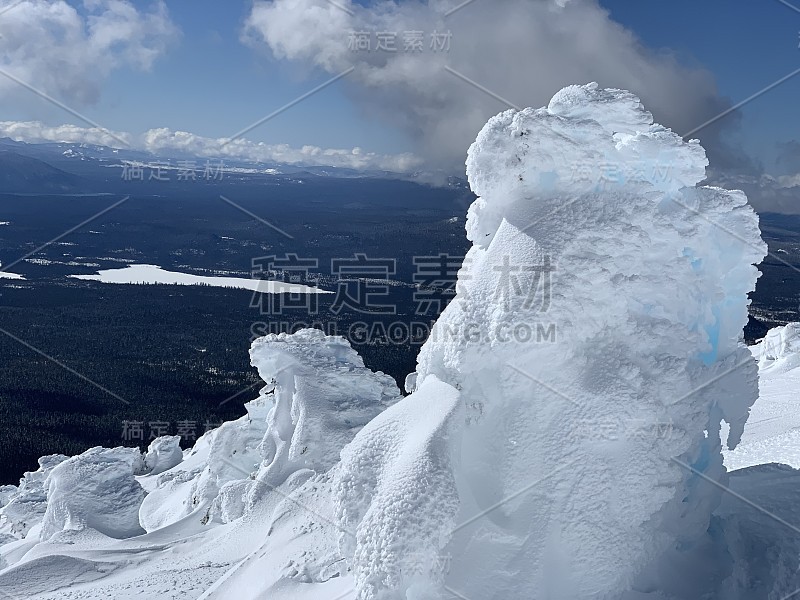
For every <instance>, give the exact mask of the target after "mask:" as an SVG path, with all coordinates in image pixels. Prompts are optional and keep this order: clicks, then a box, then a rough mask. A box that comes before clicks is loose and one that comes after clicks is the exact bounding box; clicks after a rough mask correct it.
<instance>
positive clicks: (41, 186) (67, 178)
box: [0, 150, 90, 193]
mask: <svg viewBox="0 0 800 600" xmlns="http://www.w3.org/2000/svg"><path fill="white" fill-rule="evenodd" d="M89 185H90V183H89V182H88V181H87V180H85V179H84V178H83V177H80V176H78V175H75V174H72V173H67V172H66V171H62V170H61V169H59V168H56V167H54V166H52V165H51V164H48V163H46V162H44V161H43V160H39V159H38V158H33V157H31V156H25V155H23V154H18V153H16V152H10V151H8V150H0V191H2V192H6V193H28V192H31V191H34V190H35V191H36V192H39V193H75V192H80V191H83V190H84V189H86V188H87V187H89Z"/></svg>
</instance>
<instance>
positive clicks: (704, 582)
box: [0, 84, 800, 600]
mask: <svg viewBox="0 0 800 600" xmlns="http://www.w3.org/2000/svg"><path fill="white" fill-rule="evenodd" d="M705 166H706V158H705V153H704V151H703V149H702V148H701V147H700V145H699V144H698V143H697V142H684V141H683V140H682V139H681V138H680V137H679V136H677V135H675V134H674V133H672V132H671V131H670V130H668V129H665V128H663V127H661V126H659V125H655V124H653V119H652V117H651V115H650V114H649V113H648V112H647V111H646V110H645V109H644V108H643V107H642V106H641V104H640V102H639V101H638V99H637V98H635V97H634V96H633V95H631V94H630V93H628V92H624V91H620V90H603V89H600V88H599V87H598V86H597V85H595V84H590V85H586V86H572V87H569V88H566V89H564V90H562V91H561V92H559V93H558V94H556V96H555V97H554V98H553V100H552V101H551V102H550V104H549V106H548V107H546V108H541V109H538V110H533V109H527V110H523V111H519V112H515V111H508V112H504V113H502V114H500V115H498V116H496V117H494V118H493V119H491V120H490V121H489V123H488V124H487V125H486V127H485V128H484V129H483V130H482V131H481V133H480V134H479V136H478V138H477V140H476V142H475V144H473V146H472V147H471V148H470V151H469V156H468V160H467V173H468V176H469V179H470V184H471V185H472V188H473V190H474V191H475V192H476V193H477V194H478V196H479V198H478V200H476V201H475V203H474V204H473V205H472V206H471V207H470V209H469V213H468V221H467V235H468V237H469V239H470V240H471V241H472V243H473V247H472V249H471V250H470V252H469V255H468V257H467V260H466V261H465V265H464V267H463V268H462V270H461V272H460V274H459V284H458V294H457V297H456V298H455V299H454V300H453V302H452V303H451V304H450V305H449V306H448V308H447V309H446V310H445V311H444V313H443V314H442V316H441V318H440V320H439V321H438V323H437V324H436V326H435V327H434V329H433V331H432V336H431V338H430V339H429V340H428V342H427V343H426V344H425V346H424V347H423V349H422V352H421V354H420V357H419V361H418V368H417V371H416V373H413V374H411V375H410V376H409V377H408V379H407V383H406V386H407V388H408V391H409V392H411V394H410V395H409V396H407V397H405V398H401V396H400V392H399V390H397V388H396V386H395V384H394V381H393V380H392V379H390V378H389V377H387V376H386V375H384V374H382V373H374V372H371V371H370V370H368V369H366V368H365V366H364V363H363V361H362V360H361V358H359V357H358V355H357V354H356V353H355V351H354V350H353V349H352V348H351V347H350V345H349V344H348V343H347V342H346V341H345V340H343V339H341V338H336V337H328V336H325V335H324V334H323V333H321V332H319V331H313V330H303V331H300V332H298V333H296V334H294V335H280V336H274V335H273V336H267V337H265V338H262V339H259V340H256V341H255V342H254V343H253V346H252V349H251V361H252V364H253V365H254V366H255V367H256V368H257V369H258V372H259V374H260V376H261V378H262V379H263V380H264V381H265V382H266V386H265V387H264V388H263V389H262V390H261V392H260V394H259V396H258V398H257V399H255V400H253V401H252V402H250V403H248V404H247V405H246V408H247V415H245V416H243V417H241V418H240V419H238V420H236V421H232V422H229V423H225V424H224V425H222V426H221V427H220V428H218V429H216V430H213V431H211V432H208V433H206V434H205V435H204V436H202V437H201V438H200V439H199V440H198V441H197V443H196V444H195V446H194V448H192V449H191V450H187V451H184V452H181V453H179V452H178V448H177V445H176V441H175V440H174V438H163V439H161V440H156V441H155V442H154V443H153V445H151V447H150V449H149V450H148V452H147V453H146V454H144V455H141V454H140V453H138V452H137V451H131V453H130V455H129V457H130V461H126V460H116V458H119V456H118V453H119V452H120V451H119V450H113V451H103V450H100V449H94V450H91V451H89V452H87V453H85V454H84V455H81V456H79V457H76V458H73V459H69V460H67V459H66V457H49V458H47V459H43V461H42V463H41V469H40V470H39V471H37V472H36V473H33V474H30V473H29V474H26V476H25V479H24V480H23V481H22V482H21V485H20V486H19V488H0V506H2V508H0V596H2V595H4V594H13V597H15V598H37V600H56V599H58V600H67V599H72V598H74V599H77V598H81V599H83V600H85V599H86V598H98V599H99V598H110V597H113V598H118V599H121V600H128V599H133V598H141V597H145V598H151V597H162V596H165V597H166V595H168V594H173V595H175V596H176V597H191V598H197V599H198V600H223V599H225V600H226V599H228V598H242V599H245V600H247V599H269V600H288V599H291V600H323V599H326V600H329V599H331V598H341V599H343V600H344V599H348V600H440V599H445V598H452V597H462V598H470V599H474V600H478V599H480V600H492V599H495V600H500V599H502V600H516V599H525V600H529V599H530V598H532V597H537V598H538V597H541V598H548V599H549V600H561V599H568V600H584V599H604V600H606V599H614V600H617V599H619V600H696V599H697V598H699V597H703V598H709V599H714V600H722V599H723V598H724V599H725V600H745V599H747V600H750V599H751V598H754V597H776V598H777V597H784V596H785V595H786V594H789V593H791V592H792V591H793V590H794V589H797V588H798V587H800V576H799V575H798V574H797V573H798V572H799V571H798V566H800V564H799V563H800V553H798V548H800V544H798V543H797V540H794V539H790V536H789V535H788V534H787V533H786V532H785V531H784V532H779V531H778V527H777V526H776V525H775V521H774V520H773V521H769V519H765V518H764V517H763V515H759V514H757V513H758V511H755V510H750V509H751V508H752V506H749V507H748V506H747V505H745V506H744V507H742V506H739V507H738V508H737V506H736V505H732V504H731V503H730V502H729V499H728V500H725V501H724V502H723V503H722V504H720V492H719V490H718V489H717V488H716V487H715V486H714V485H713V484H712V483H710V482H709V480H710V481H711V482H718V483H721V484H723V485H725V484H726V483H727V482H728V477H727V475H726V472H725V469H724V467H723V462H722V452H721V451H722V446H723V444H724V445H725V446H726V447H727V448H726V450H725V460H726V461H731V460H739V457H740V455H739V454H737V453H739V452H741V449H739V450H737V449H736V445H737V443H738V442H739V440H740V438H741V439H742V440H743V447H744V448H748V447H752V443H754V442H755V440H754V439H753V435H754V434H753V430H752V429H751V425H750V424H749V425H747V426H745V425H746V422H747V417H748V412H749V410H750V407H751V405H752V404H753V402H754V400H755V399H756V397H757V394H758V387H757V375H758V373H757V369H758V366H759V365H760V367H761V370H762V373H767V372H768V371H769V372H774V373H775V381H777V380H778V379H779V378H782V377H785V376H789V375H791V373H792V372H793V369H794V365H795V363H794V362H793V361H794V358H793V357H794V356H795V351H796V349H797V348H796V346H795V345H794V344H793V342H792V341H791V339H790V338H791V336H790V335H789V333H790V331H789V328H787V330H786V331H785V332H780V331H776V332H771V333H770V335H769V336H768V340H772V342H774V343H772V342H770V343H767V342H764V343H762V344H761V345H760V347H757V348H755V349H753V353H754V354H755V356H756V358H757V359H758V362H756V360H754V359H753V354H751V353H750V350H749V349H747V348H745V347H744V346H743V345H742V343H741V341H740V340H741V332H742V327H743V325H744V324H745V321H746V319H747V305H748V300H747V294H748V293H749V292H750V291H752V290H753V288H754V285H755V282H756V279H757V276H758V271H757V269H756V267H755V266H754V265H755V264H757V263H758V262H759V261H760V260H761V259H762V257H763V256H764V254H765V252H766V247H765V245H764V243H763V242H762V240H761V238H760V234H759V230H758V221H757V218H756V216H755V214H754V213H753V211H752V210H751V209H750V207H749V206H748V205H747V202H746V198H745V197H744V195H743V194H742V193H741V192H733V191H728V190H723V189H719V188H710V187H702V186H698V184H699V182H700V181H701V180H702V179H703V178H704V174H705ZM792 331H794V328H792ZM777 365H783V366H781V367H780V368H778V367H777ZM762 383H763V381H762ZM764 389H770V388H764ZM763 391H764V390H762V398H761V399H760V400H759V403H758V404H756V406H755V408H754V410H755V411H758V410H760V408H759V407H760V406H761V405H762V404H766V405H770V404H771V403H770V401H769V399H768V398H764V397H763ZM797 447H798V448H800V440H797ZM799 455H800V454H799ZM765 456H766V455H765ZM115 457H116V458H115ZM751 458H752V457H751ZM115 460H116V462H115ZM751 464H754V463H751ZM137 465H138V466H137ZM137 469H138V470H137ZM756 469H757V470H756V471H752V472H751V471H749V470H748V471H744V472H741V473H737V474H736V475H735V476H734V477H731V478H730V483H731V485H733V486H734V489H735V490H737V492H738V493H741V494H743V495H748V494H761V495H760V496H759V498H760V501H763V502H765V503H767V502H771V504H770V507H771V509H772V510H774V511H775V514H780V515H787V516H786V517H784V518H786V519H787V521H791V520H792V519H791V518H790V515H791V511H792V510H794V508H793V507H794V506H795V504H796V502H794V495H795V494H796V490H797V489H798V486H800V478H798V477H796V476H794V475H793V473H794V472H793V471H791V472H790V471H786V470H781V468H777V469H775V468H772V467H770V468H765V469H759V468H756ZM84 473H85V474H86V477H82V476H81V475H82V474H84ZM134 473H139V474H137V475H134ZM103 482H107V483H106V484H104V483H103ZM762 485H763V486H765V489H768V490H769V491H770V492H772V491H775V493H776V494H777V496H776V497H771V498H768V497H766V495H765V493H764V492H760V491H758V490H759V489H760V488H759V486H762ZM137 486H138V487H137ZM90 490H94V491H96V493H94V492H93V493H91V494H90V493H89V491H90ZM125 491H127V495H128V498H127V501H125V499H124V498H123V496H125V494H123V493H121V492H125ZM145 494H146V495H145ZM142 496H144V497H143V500H142ZM101 505H102V506H101ZM115 514H116V515H117V517H118V518H116V519H114V518H113V517H114V515H115ZM136 527H140V528H141V530H143V531H144V532H146V533H142V532H139V533H140V535H136V536H135V537H130V535H132V534H134V533H135V532H136ZM123 537H125V539H114V538H123ZM771 541H774V542H775V544H774V546H773V547H770V542H771ZM753 548H756V549H760V550H758V552H756V553H755V554H754V553H753V552H752V549H753ZM767 551H769V552H770V555H769V556H770V560H765V559H764V556H765V555H766V554H765V553H766V552H767ZM759 552H760V553H759ZM772 559H774V560H772ZM767 563H769V564H767ZM754 593H755V594H756V595H755V596H754V595H753V594H754Z"/></svg>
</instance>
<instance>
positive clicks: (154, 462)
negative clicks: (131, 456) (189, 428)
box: [144, 435, 183, 475]
mask: <svg viewBox="0 0 800 600" xmlns="http://www.w3.org/2000/svg"><path fill="white" fill-rule="evenodd" d="M182 460H183V450H181V438H180V436H178V435H165V436H162V437H160V438H156V439H154V440H153V441H152V442H150V446H149V447H148V448H147V453H146V454H145V456H144V465H145V467H146V468H147V471H148V473H149V474H150V475H158V474H159V473H163V472H164V471H168V470H169V469H171V468H173V467H175V466H177V465H179V464H180V463H181V461H182Z"/></svg>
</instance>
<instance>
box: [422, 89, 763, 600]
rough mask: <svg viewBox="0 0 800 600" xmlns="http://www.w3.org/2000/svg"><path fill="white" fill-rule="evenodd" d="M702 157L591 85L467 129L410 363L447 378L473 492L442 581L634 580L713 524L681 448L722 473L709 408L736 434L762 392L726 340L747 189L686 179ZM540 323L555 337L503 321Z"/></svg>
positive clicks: (735, 323)
mask: <svg viewBox="0 0 800 600" xmlns="http://www.w3.org/2000/svg"><path fill="white" fill-rule="evenodd" d="M706 164H707V161H706V158H705V153H704V151H703V149H702V147H701V146H700V145H699V144H698V143H697V142H696V141H692V142H684V141H683V140H682V139H681V138H680V136H678V135H676V134H675V133H673V132H671V131H670V130H668V129H665V128H664V127H661V126H660V125H655V124H653V120H652V117H651V115H650V114H649V113H648V112H647V111H645V110H644V108H643V107H642V106H641V104H640V102H639V100H638V99H637V98H636V97H635V96H633V95H632V94H630V93H628V92H624V91H620V90H603V89H599V88H598V87H597V86H596V85H587V86H573V87H568V88H566V89H564V90H562V91H561V92H559V93H558V94H556V95H555V96H554V97H553V99H552V101H551V102H550V104H549V106H548V107H546V108H541V109H538V110H533V109H526V110H523V111H520V112H515V111H507V112H504V113H502V114H500V115H498V116H496V117H494V118H492V119H491V120H490V121H489V122H488V124H487V125H486V126H485V127H484V128H483V130H482V131H481V132H480V134H479V135H478V138H477V140H476V141H475V143H474V144H473V145H472V147H471V148H470V151H469V155H468V159H467V174H468V176H469V180H470V184H471V185H472V188H473V190H474V191H475V192H476V194H478V195H479V196H480V198H479V199H478V200H477V201H476V202H475V203H474V204H473V205H472V207H470V210H469V217H468V221H467V234H468V237H469V239H470V240H471V241H472V242H473V247H472V249H471V250H470V252H469V254H468V256H467V259H466V261H465V267H464V268H463V269H462V271H461V273H460V274H459V289H458V295H457V297H456V298H455V300H454V301H453V302H452V303H451V304H450V305H449V306H448V308H447V309H446V310H445V311H444V313H443V314H442V315H441V317H440V319H439V320H438V322H437V324H436V326H435V327H434V330H433V331H432V336H431V337H432V341H429V342H428V343H427V344H426V345H425V346H424V348H423V349H422V352H421V354H420V357H419V366H418V370H417V375H416V378H415V379H416V382H417V385H420V384H422V385H424V382H425V381H426V380H427V379H428V378H429V377H433V376H436V377H438V378H439V379H441V380H442V381H444V382H447V383H450V384H451V385H453V386H457V387H458V388H459V389H461V394H462V399H463V402H464V403H465V404H466V406H467V407H468V410H469V411H470V415H469V420H470V423H469V425H467V426H466V427H464V429H463V431H462V438H461V442H460V444H461V446H460V449H459V450H458V454H459V457H460V460H459V465H460V466H459V470H458V472H457V480H458V489H459V500H460V502H461V510H460V514H459V519H460V520H461V521H463V522H468V521H469V520H470V519H471V518H473V516H474V515H477V514H480V513H481V512H483V511H489V512H488V514H486V515H485V518H482V519H480V520H479V521H476V522H474V523H471V524H470V525H468V526H466V527H463V528H461V529H459V530H458V531H457V532H456V533H455V534H454V535H453V537H452V539H451V541H450V543H449V545H448V546H447V548H446V553H447V554H448V555H451V556H452V563H451V568H450V572H449V574H448V578H447V580H446V581H447V582H449V583H450V584H451V586H452V587H453V588H454V589H457V590H458V591H460V592H461V593H464V594H465V595H467V596H473V597H474V596H476V595H477V596H478V597H481V598H487V599H488V598H498V599H500V598H502V599H504V600H509V599H514V598H528V597H529V590H531V589H538V590H546V595H547V597H548V598H552V599H560V598H564V599H572V598H606V597H614V595H615V594H619V593H621V592H622V591H624V590H626V589H630V588H636V587H637V586H641V587H642V588H644V589H647V588H651V587H652V586H653V585H654V581H655V580H657V579H658V577H659V575H658V573H650V572H648V568H649V567H650V566H651V565H652V564H653V563H654V561H657V560H658V559H659V557H661V556H663V555H665V554H668V553H671V552H674V551H675V549H676V548H678V547H681V546H688V545H691V544H694V543H696V541H697V539H698V538H699V537H701V536H702V535H703V532H704V531H705V530H706V528H707V527H708V523H709V518H710V515H711V511H712V509H713V508H714V506H715V504H716V502H717V495H718V494H717V493H715V491H714V488H713V487H712V486H710V485H709V484H708V483H707V482H705V481H704V480H703V479H701V478H700V476H699V475H697V474H695V473H693V472H692V471H691V470H690V469H689V468H688V467H691V468H693V469H696V471H698V472H700V473H702V474H703V475H704V476H706V477H710V478H711V479H713V480H722V481H724V469H723V467H722V457H721V454H720V446H721V443H720V436H719V432H720V421H721V420H723V419H724V420H725V421H726V422H727V423H729V424H730V435H729V436H728V439H727V440H725V441H727V442H728V444H729V445H731V446H735V444H736V441H737V440H738V437H739V436H740V435H741V432H742V428H743V426H744V423H745V421H746V419H747V414H748V409H749V407H750V405H751V404H752V403H753V401H754V400H755V399H756V397H757V393H758V392H757V372H756V365H755V364H752V361H750V362H747V361H748V359H749V356H750V355H749V352H748V350H747V349H746V348H745V347H744V346H743V344H742V343H741V342H740V339H741V335H742V328H743V326H744V325H745V324H746V322H747V306H748V303H749V301H748V299H747V294H748V293H749V292H751V291H752V290H753V289H754V287H755V283H756V278H757V276H758V271H757V270H756V268H755V266H754V264H757V263H758V262H760V261H761V259H762V258H763V256H764V255H765V253H766V246H765V244H764V243H763V241H762V240H761V237H760V232H759V229H758V220H757V217H756V215H755V214H754V212H753V211H752V209H751V208H750V207H749V206H748V205H747V203H746V198H745V196H744V194H743V193H741V192H732V191H728V190H723V189H719V188H710V187H697V186H696V184H697V183H698V182H700V181H701V180H702V179H703V178H704V176H705V166H706ZM730 232H733V234H735V235H732V234H731V233H730ZM520 292H522V293H520ZM542 323H546V324H552V325H554V326H555V328H556V335H557V342H556V343H545V340H541V339H538V340H537V339H535V338H534V339H533V340H532V341H527V342H525V341H520V340H515V339H514V338H513V336H511V339H510V341H509V340H508V337H509V336H508V335H507V334H508V332H510V331H514V330H515V328H519V326H521V325H527V326H528V327H529V328H530V329H532V328H533V327H534V325H537V326H538V325H539V324H542ZM475 324H480V328H481V331H483V332H486V334H487V335H486V336H484V339H481V340H475V339H474V338H471V337H469V336H466V335H463V332H464V331H465V330H466V329H467V328H469V327H470V326H474V325H475ZM498 332H506V335H503V336H500V335H497V333H498ZM743 363H746V364H743ZM729 371H732V373H729V374H728V375H725V373H726V372H729ZM705 432H707V435H706V434H705ZM684 465H685V466H684ZM537 482H539V483H538V484H536V485H535V486H534V487H533V489H531V490H530V492H529V493H523V494H520V495H517V496H515V494H517V493H518V492H519V491H520V490H521V489H524V488H525V486H526V485H532V484H535V483H537ZM634 490H635V492H634ZM509 497H513V499H511V500H509V501H507V502H505V503H503V504H501V505H499V506H497V505H496V503H498V502H499V501H501V500H503V499H504V498H505V499H507V498H509ZM481 557H483V558H481ZM487 557H488V558H487Z"/></svg>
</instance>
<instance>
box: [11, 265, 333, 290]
mask: <svg viewBox="0 0 800 600" xmlns="http://www.w3.org/2000/svg"><path fill="white" fill-rule="evenodd" d="M2 275H3V273H2V272H0V277H2ZM4 275H6V276H12V275H14V274H13V273H5V274H4ZM69 277H71V278H72V279H82V280H84V281H99V282H101V283H115V284H138V285H144V284H149V285H155V284H159V285H208V286H211V287H223V288H236V289H241V290H252V291H254V292H259V293H262V294H330V293H332V292H329V291H326V290H321V289H319V288H316V287H311V286H307V285H302V284H299V283H285V282H283V281H271V280H267V279H244V278H242V277H219V276H207V275H192V274H190V273H180V272H178V271H165V270H164V269H162V268H161V267H159V266H158V265H128V266H126V267H123V268H121V269H104V270H102V271H99V272H98V273H97V275H69ZM17 278H21V277H19V276H17Z"/></svg>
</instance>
